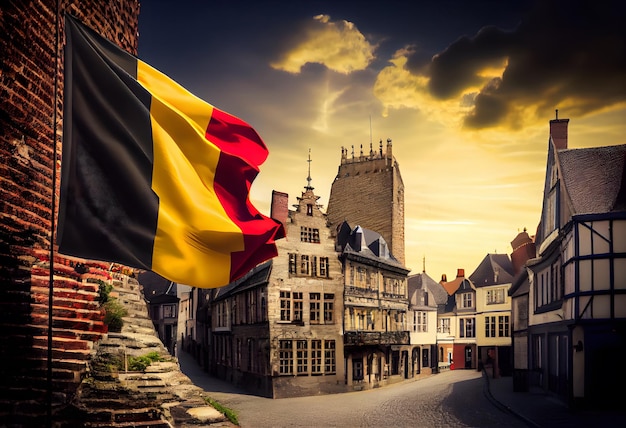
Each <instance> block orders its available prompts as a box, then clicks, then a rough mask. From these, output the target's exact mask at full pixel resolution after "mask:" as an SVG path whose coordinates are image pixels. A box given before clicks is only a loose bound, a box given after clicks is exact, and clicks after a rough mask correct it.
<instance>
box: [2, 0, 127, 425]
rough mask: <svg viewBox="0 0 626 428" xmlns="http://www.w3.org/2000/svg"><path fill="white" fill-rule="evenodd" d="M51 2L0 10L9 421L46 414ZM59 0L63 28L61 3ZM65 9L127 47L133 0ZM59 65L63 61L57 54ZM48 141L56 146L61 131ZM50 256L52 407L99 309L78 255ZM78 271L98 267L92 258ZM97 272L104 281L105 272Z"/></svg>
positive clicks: (79, 366) (93, 331)
mask: <svg viewBox="0 0 626 428" xmlns="http://www.w3.org/2000/svg"><path fill="white" fill-rule="evenodd" d="M56 4H57V2H56V1H55V0H37V1H20V0H7V1H5V2H3V4H2V11H1V12H0V27H1V29H2V31H1V32H0V51H1V52H2V62H1V65H0V67H1V68H0V81H1V85H0V88H1V89H0V104H1V107H0V111H2V112H3V114H1V115H0V129H2V134H1V135H0V157H1V158H2V159H3V161H2V162H1V163H0V181H1V182H2V186H0V266H1V267H0V282H2V287H0V314H2V315H0V331H1V332H2V333H1V335H0V356H2V360H3V364H2V367H0V378H1V379H3V381H2V382H0V384H1V386H0V419H1V420H3V421H5V422H7V423H9V424H11V423H15V424H18V425H19V424H21V423H24V420H29V419H28V418H37V417H38V415H39V414H41V413H42V412H43V413H44V414H45V413H46V410H47V409H46V408H45V405H46V398H45V396H46V390H47V383H46V377H47V362H46V361H47V360H46V347H47V343H48V342H47V326H48V319H47V307H48V289H49V284H48V278H49V270H48V269H49V268H48V267H49V249H50V229H51V220H52V189H53V173H55V172H56V173H57V181H56V186H57V189H56V191H57V196H58V186H59V181H60V180H58V177H59V175H58V172H59V168H60V162H58V161H56V162H55V160H54V158H53V153H54V126H53V124H52V123H53V112H54V106H55V105H56V106H57V108H58V110H57V129H59V130H60V129H61V123H62V104H63V103H62V90H63V76H62V68H61V67H60V69H59V75H58V77H59V81H58V83H59V85H58V94H59V99H58V101H57V102H56V103H55V99H54V82H55V73H56V70H55V64H56V63H57V61H55V51H56V50H57V48H58V51H59V52H60V55H62V49H61V48H60V46H61V45H58V46H57V44H56V43H55V40H56V39H55V37H56V36H55V28H56V27H55V17H56V11H55V7H56ZM61 4H62V6H61V7H62V10H60V11H59V16H60V17H61V19H59V25H60V26H61V27H62V25H63V20H62V17H63V13H64V12H65V11H66V10H65V9H64V8H65V7H66V2H61ZM67 7H68V9H67V12H70V13H72V14H73V15H75V16H77V17H78V18H80V19H82V20H84V21H85V22H86V23H87V24H89V25H91V26H93V27H95V28H96V29H97V30H98V31H99V32H101V33H102V34H103V35H104V36H106V37H108V38H110V39H112V40H114V41H115V42H117V43H118V44H120V46H122V47H123V48H124V49H126V50H128V51H129V52H132V53H136V51H137V28H138V15H139V2H138V1H137V0H111V1H107V2H102V1H97V0H86V1H81V2H73V3H72V4H71V5H70V6H67ZM61 37H62V33H61ZM58 62H59V64H62V61H61V58H59V60H58ZM56 142H57V148H58V150H59V152H60V150H61V147H60V132H59V135H58V136H57V141H56ZM59 159H60V156H59ZM55 169H56V171H55ZM57 199H58V198H57ZM54 262H55V281H54V286H55V287H54V311H53V326H54V329H53V345H52V346H53V355H54V367H53V385H54V390H55V394H54V396H53V401H54V404H55V408H57V407H58V406H63V405H64V404H65V403H66V402H67V401H68V400H69V399H70V397H71V396H72V394H73V391H74V390H75V389H76V386H77V384H78V383H79V381H80V377H81V376H82V374H83V373H84V371H85V367H86V359H82V360H81V362H80V363H76V360H77V357H76V352H74V351H73V350H74V349H81V350H83V351H87V354H88V351H89V349H90V347H91V346H92V344H93V341H96V340H98V339H99V337H100V336H101V334H102V332H103V331H104V330H103V328H102V321H101V319H102V318H101V317H102V314H101V311H100V308H99V307H98V305H97V304H94V301H95V299H96V297H97V294H98V289H97V287H95V286H94V284H87V283H86V282H85V281H84V280H85V279H86V278H84V277H83V276H81V274H79V273H77V271H76V270H75V269H74V268H75V267H76V266H77V264H78V263H81V264H83V265H84V261H80V260H78V259H74V258H68V257H64V256H60V255H55V258H54ZM87 268H88V269H94V270H97V271H99V272H100V271H103V269H102V268H101V267H100V266H99V265H97V264H95V265H88V266H87ZM94 275H96V276H98V275H100V274H94ZM100 278H101V279H103V280H107V274H106V272H102V274H101V275H100ZM70 296H71V298H70ZM70 320H73V321H70ZM81 353H82V352H81ZM16 400H17V402H18V403H22V404H23V405H25V406H26V408H21V407H20V406H18V405H17V404H16ZM9 415H10V416H9ZM8 418H10V419H8Z"/></svg>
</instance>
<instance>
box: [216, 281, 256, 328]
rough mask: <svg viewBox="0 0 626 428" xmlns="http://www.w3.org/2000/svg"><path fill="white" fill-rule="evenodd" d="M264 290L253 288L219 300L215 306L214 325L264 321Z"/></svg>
mask: <svg viewBox="0 0 626 428" xmlns="http://www.w3.org/2000/svg"><path fill="white" fill-rule="evenodd" d="M265 293H266V290H265V289H264V288H255V289H251V290H247V291H245V292H243V293H240V294H237V295H235V296H234V297H232V298H230V299H227V300H223V301H221V302H219V303H218V304H217V305H216V307H215V326H216V327H228V326H229V325H237V324H253V323H257V322H263V321H266V312H267V307H266V298H265Z"/></svg>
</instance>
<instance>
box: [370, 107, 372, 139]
mask: <svg viewBox="0 0 626 428" xmlns="http://www.w3.org/2000/svg"><path fill="white" fill-rule="evenodd" d="M370 147H372V115H371V114H370Z"/></svg>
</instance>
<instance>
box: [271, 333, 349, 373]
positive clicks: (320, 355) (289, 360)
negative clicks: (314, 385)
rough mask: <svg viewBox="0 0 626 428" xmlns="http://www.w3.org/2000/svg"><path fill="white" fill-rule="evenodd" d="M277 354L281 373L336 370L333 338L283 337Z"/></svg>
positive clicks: (333, 371) (328, 371) (329, 371)
mask: <svg viewBox="0 0 626 428" xmlns="http://www.w3.org/2000/svg"><path fill="white" fill-rule="evenodd" d="M278 355H279V373H280V374H281V375H293V374H296V375H300V376H302V375H322V374H334V373H335V372H336V370H337V368H336V352H335V341H334V340H311V341H310V343H309V341H308V340H291V339H283V340H281V341H280V343H279V350H278Z"/></svg>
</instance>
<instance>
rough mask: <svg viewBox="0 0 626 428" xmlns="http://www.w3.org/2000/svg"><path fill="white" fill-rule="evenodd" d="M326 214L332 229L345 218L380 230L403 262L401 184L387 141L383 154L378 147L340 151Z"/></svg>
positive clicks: (355, 224)
mask: <svg viewBox="0 0 626 428" xmlns="http://www.w3.org/2000/svg"><path fill="white" fill-rule="evenodd" d="M381 144H382V143H381ZM327 214H328V220H329V222H330V224H331V227H332V228H335V227H337V226H338V225H339V224H341V222H343V221H344V220H345V221H347V222H348V223H349V224H350V226H352V227H354V226H357V225H359V226H361V227H364V228H366V229H370V230H373V231H376V232H378V233H380V234H381V235H382V236H383V238H385V240H386V241H387V243H388V244H389V247H390V249H391V253H392V254H393V255H394V257H395V258H396V259H397V260H398V261H399V262H400V263H402V264H404V262H405V251H404V184H403V182H402V177H401V175H400V167H399V165H398V163H397V162H396V160H395V159H394V158H393V154H392V146H391V142H390V141H389V142H388V144H387V146H386V151H385V152H384V153H383V149H382V146H381V148H380V149H379V151H378V152H373V153H371V154H365V155H359V154H356V155H355V156H353V157H351V158H350V157H348V155H347V153H346V151H344V152H343V154H342V159H341V164H340V165H339V170H338V173H337V176H336V177H335V181H334V182H333V184H332V186H331V191H330V198H329V201H328V210H327Z"/></svg>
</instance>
